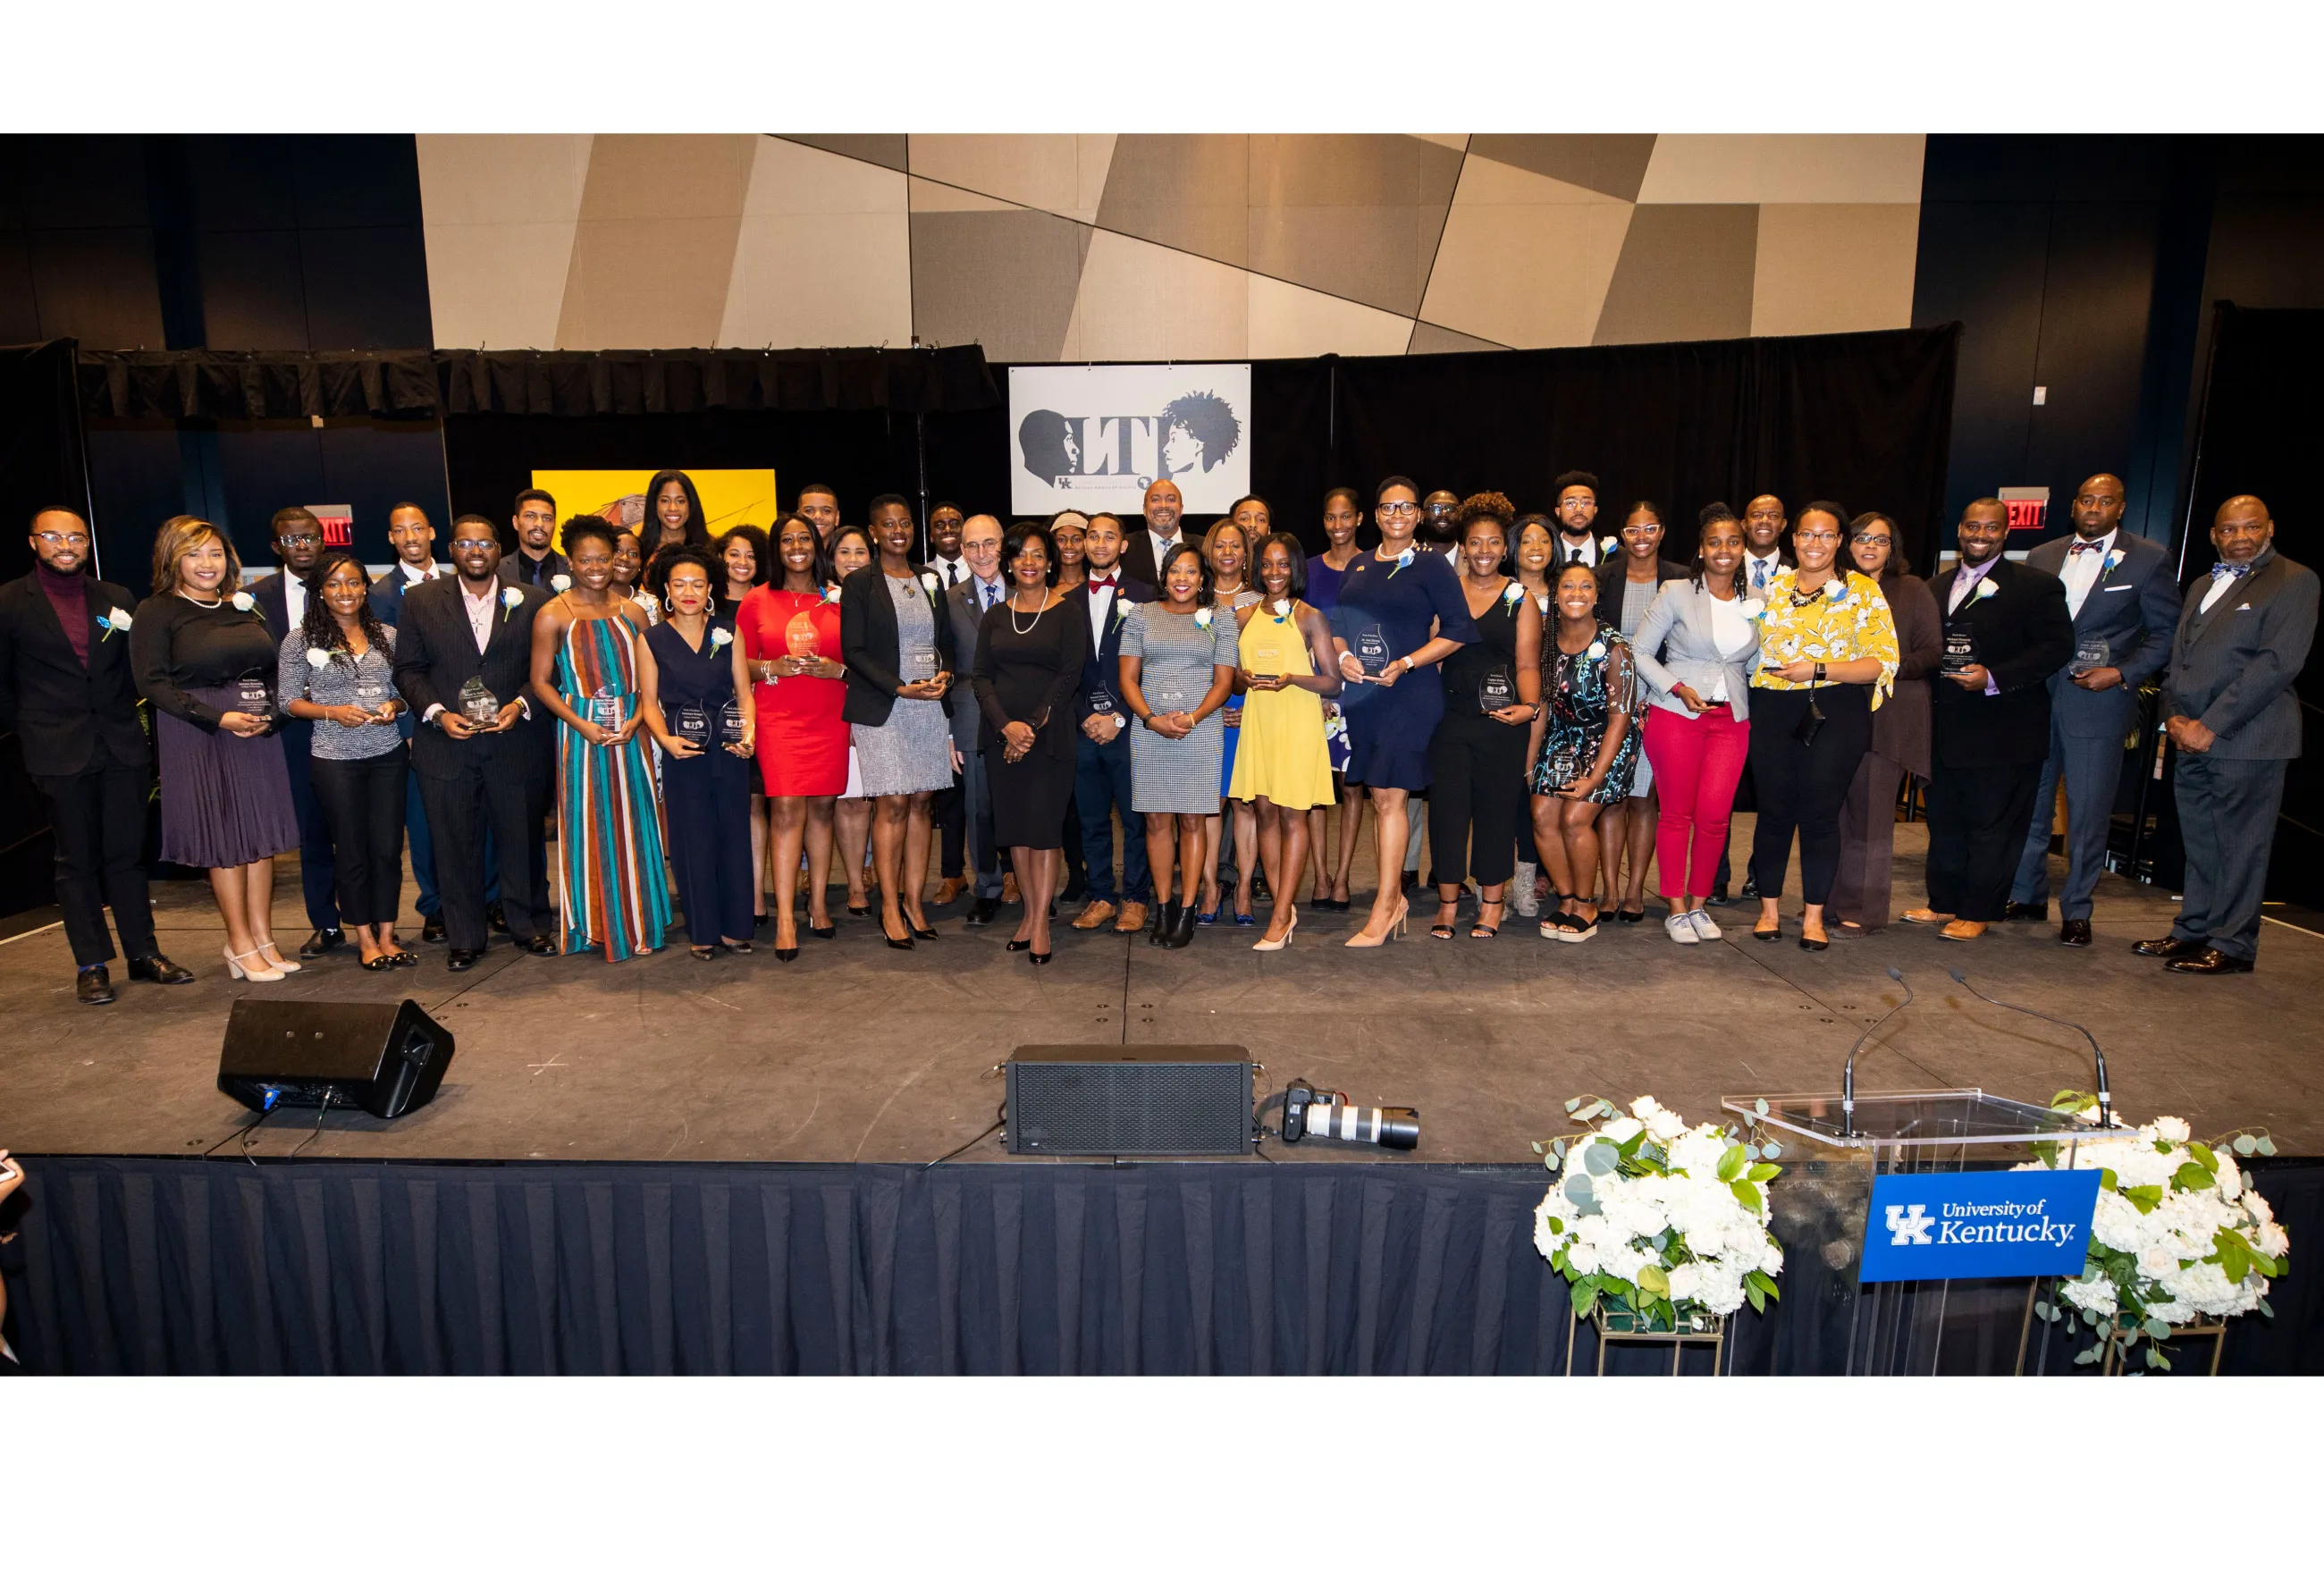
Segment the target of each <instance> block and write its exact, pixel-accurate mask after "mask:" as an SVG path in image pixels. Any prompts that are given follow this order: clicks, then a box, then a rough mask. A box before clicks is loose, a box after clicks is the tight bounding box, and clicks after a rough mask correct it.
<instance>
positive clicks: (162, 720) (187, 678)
mask: <svg viewBox="0 0 2324 1592" xmlns="http://www.w3.org/2000/svg"><path fill="white" fill-rule="evenodd" d="M241 587H242V561H241V560H240V559H238V558H236V557H235V552H234V544H233V543H232V542H230V541H228V540H226V537H225V536H224V535H223V534H222V533H221V532H220V531H219V530H218V529H217V527H216V526H215V525H212V524H211V523H210V522H209V521H208V520H198V519H196V518H195V517H194V516H192V515H190V514H180V515H178V516H176V517H174V518H172V519H171V520H167V521H165V522H164V523H163V525H162V527H161V533H160V534H159V535H158V536H157V537H156V538H154V541H153V594H152V596H150V597H148V598H146V599H145V601H144V602H143V603H139V604H138V605H137V616H136V618H135V620H134V621H133V622H132V624H131V627H130V631H129V636H130V641H129V649H130V657H131V659H132V660H133V662H134V664H135V666H136V670H137V686H138V689H139V690H141V691H143V692H144V694H145V699H146V700H147V701H148V702H150V703H152V704H153V705H154V707H156V708H157V709H159V710H160V712H159V713H157V714H156V715H155V718H154V722H153V738H154V740H155V741H157V742H159V744H160V750H161V860H162V861H164V862H177V863H181V864H183V865H184V866H186V867H188V868H199V869H203V870H207V871H208V874H209V876H210V892H211V894H213V895H215V896H216V897H217V904H218V915H219V916H222V917H223V918H225V919H226V971H228V972H229V973H231V974H232V975H233V976H234V977H235V978H237V979H248V980H252V981H254V982H256V983H272V982H275V981H277V980H280V979H281V977H282V975H283V974H285V973H295V972H297V971H299V964H298V963H297V962H292V961H290V960H289V959H288V958H286V957H283V956H281V955H278V954H276V952H275V949H274V925H273V913H274V859H275V857H276V855H277V854H278V853H280V852H283V851H296V850H297V849H298V845H299V817H298V813H297V810H296V809H295V808H293V807H292V806H291V775H290V770H289V768H287V767H286V766H285V764H284V763H283V761H282V745H281V742H280V741H274V740H272V739H271V737H272V732H273V731H274V728H275V714H276V708H275V704H274V695H273V694H274V686H275V671H276V667H277V665H278V662H279V654H278V652H277V650H276V648H275V645H274V639H273V638H272V636H270V635H269V634H267V630H266V621H264V620H263V619H261V618H259V617H258V612H257V604H256V603H254V602H253V601H252V600H251V595H250V594H249V593H247V592H245V591H244V590H242V589H241Z"/></svg>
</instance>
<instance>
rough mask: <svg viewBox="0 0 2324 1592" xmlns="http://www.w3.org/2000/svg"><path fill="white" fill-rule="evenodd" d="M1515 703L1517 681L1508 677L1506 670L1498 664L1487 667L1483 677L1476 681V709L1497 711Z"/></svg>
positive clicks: (1513, 705)
mask: <svg viewBox="0 0 2324 1592" xmlns="http://www.w3.org/2000/svg"><path fill="white" fill-rule="evenodd" d="M1516 705H1517V682H1516V681H1515V680H1513V679H1511V678H1509V672H1508V670H1507V669H1505V668H1503V667H1500V666H1499V664H1496V665H1494V666H1493V667H1491V668H1489V669H1487V670H1486V671H1485V677H1484V678H1483V679H1481V680H1480V681H1478V682H1477V711H1478V712H1480V713H1499V712H1500V711H1501V710H1502V709H1503V708H1505V707H1515V706H1516Z"/></svg>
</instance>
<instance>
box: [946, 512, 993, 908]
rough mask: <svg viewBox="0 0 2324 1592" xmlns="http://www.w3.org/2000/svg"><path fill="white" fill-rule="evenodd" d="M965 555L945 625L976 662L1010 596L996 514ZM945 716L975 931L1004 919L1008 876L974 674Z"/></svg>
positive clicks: (962, 675)
mask: <svg viewBox="0 0 2324 1592" xmlns="http://www.w3.org/2000/svg"><path fill="white" fill-rule="evenodd" d="M960 550H961V556H962V557H964V559H965V560H966V561H967V564H968V578H967V579H966V580H964V581H962V582H960V583H958V584H955V585H954V587H953V588H952V589H951V590H950V591H948V592H946V593H945V597H944V603H945V622H946V623H947V624H949V625H950V626H951V627H952V646H953V656H954V658H974V657H975V656H976V642H977V636H978V634H979V632H980V631H981V630H982V628H983V624H984V612H985V610H986V609H988V608H991V606H992V605H993V604H994V603H1000V602H1002V601H1005V600H1006V599H1007V597H1008V594H1009V581H1008V576H1007V575H1005V574H1004V573H1003V572H1002V570H1001V521H1000V520H995V519H994V518H993V517H992V516H991V515H990V514H974V515H971V516H970V517H969V518H968V520H966V521H964V523H963V525H962V526H961V532H960ZM945 713H947V714H948V715H949V716H950V718H951V720H952V771H953V774H954V777H955V778H958V779H959V781H960V790H961V804H962V806H963V808H964V812H965V816H966V832H967V833H966V835H965V837H964V845H965V856H964V860H963V862H962V864H961V865H962V867H963V868H964V869H966V870H969V871H970V873H971V876H972V877H971V881H970V884H969V903H968V914H967V920H968V923H969V924H970V925H971V926H972V927H973V926H978V925H984V924H989V923H991V921H992V920H993V918H994V917H995V916H998V915H999V913H1000V911H1001V891H1002V888H1003V884H1002V875H1003V872H1004V870H1003V866H1002V860H1001V853H1000V851H999V850H998V848H996V847H995V846H994V845H993V843H992V787H991V784H990V783H988V782H987V781H986V779H985V777H984V753H983V751H982V742H981V741H979V740H978V728H979V726H980V725H981V724H982V722H983V716H984V715H983V710H982V709H981V708H979V707H978V706H977V705H976V690H975V681H974V679H973V676H972V675H971V673H970V671H969V670H968V669H965V668H961V669H955V670H954V672H953V677H952V691H951V693H950V695H949V696H948V697H947V698H946V702H945Z"/></svg>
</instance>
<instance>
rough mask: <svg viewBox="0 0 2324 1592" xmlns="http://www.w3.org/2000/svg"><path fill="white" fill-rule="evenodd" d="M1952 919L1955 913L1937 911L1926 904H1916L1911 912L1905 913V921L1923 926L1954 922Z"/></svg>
mask: <svg viewBox="0 0 2324 1592" xmlns="http://www.w3.org/2000/svg"><path fill="white" fill-rule="evenodd" d="M1952 920H1953V915H1952V914H1951V913H1950V912H1937V911H1933V910H1932V909H1931V908H1929V907H1926V906H1915V907H1914V908H1913V909H1912V910H1911V911H1910V912H1907V913H1905V914H1904V922H1906V923H1916V924H1919V925H1921V926H1922V927H1923V928H1928V927H1931V926H1932V925H1938V924H1948V923H1950V922H1952Z"/></svg>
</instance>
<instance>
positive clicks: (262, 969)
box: [226, 945, 282, 984]
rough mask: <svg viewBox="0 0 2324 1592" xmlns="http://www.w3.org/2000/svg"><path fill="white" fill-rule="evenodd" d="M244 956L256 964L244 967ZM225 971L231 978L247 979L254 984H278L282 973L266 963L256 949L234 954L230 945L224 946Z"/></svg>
mask: <svg viewBox="0 0 2324 1592" xmlns="http://www.w3.org/2000/svg"><path fill="white" fill-rule="evenodd" d="M245 958H246V959H247V960H249V961H252V962H256V963H257V964H258V965H257V966H256V967H254V968H252V967H244V965H243V962H244V959H245ZM226 972H227V974H228V976H230V977H232V978H236V979H248V980H250V981H251V982H252V983H254V984H279V983H281V981H282V974H281V972H279V971H276V970H275V969H274V968H272V967H271V966H269V965H268V963H267V961H266V958H265V956H264V955H263V954H262V953H261V952H256V951H245V952H243V953H242V955H240V956H236V955H235V953H234V947H233V946H231V945H229V946H227V947H226Z"/></svg>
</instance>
